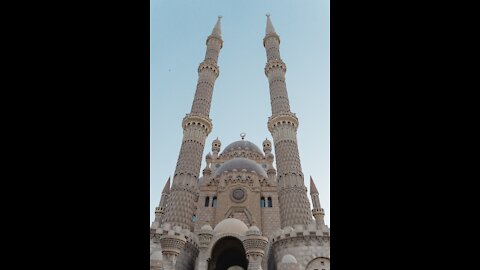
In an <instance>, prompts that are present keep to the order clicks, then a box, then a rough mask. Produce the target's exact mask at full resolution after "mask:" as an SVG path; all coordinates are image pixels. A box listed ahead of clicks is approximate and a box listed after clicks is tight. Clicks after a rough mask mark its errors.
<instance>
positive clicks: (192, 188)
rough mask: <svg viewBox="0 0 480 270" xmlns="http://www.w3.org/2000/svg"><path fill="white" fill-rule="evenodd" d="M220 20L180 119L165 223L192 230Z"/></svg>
mask: <svg viewBox="0 0 480 270" xmlns="http://www.w3.org/2000/svg"><path fill="white" fill-rule="evenodd" d="M220 19H221V16H219V17H218V21H217V23H216V24H215V27H214V28H213V31H212V34H211V35H210V36H209V37H208V38H207V52H206V55H205V60H204V61H203V62H202V63H200V65H199V67H198V82H197V89H196V91H195V98H194V100H193V104H192V109H191V112H190V114H187V115H186V116H185V118H184V119H183V122H182V127H183V140H182V146H181V149H180V154H179V157H178V161H177V167H176V169H175V175H174V177H173V184H172V188H171V191H170V197H169V204H168V206H167V211H166V213H165V219H164V222H165V223H169V224H170V225H171V226H172V227H173V226H180V227H182V228H184V229H189V230H193V226H192V217H193V214H194V212H195V207H196V203H195V202H196V201H197V200H198V191H197V187H196V185H197V180H198V175H199V174H200V166H201V163H202V154H203V149H204V147H205V139H206V138H207V136H208V134H209V133H210V131H211V130H212V121H211V119H210V118H209V117H208V116H209V112H210V103H211V100H212V93H213V86H214V84H215V80H216V79H217V77H218V75H219V68H218V66H217V59H218V55H219V53H220V49H221V48H222V45H223V40H222V37H221V29H220Z"/></svg>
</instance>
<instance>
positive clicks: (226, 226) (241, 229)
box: [213, 218, 248, 235]
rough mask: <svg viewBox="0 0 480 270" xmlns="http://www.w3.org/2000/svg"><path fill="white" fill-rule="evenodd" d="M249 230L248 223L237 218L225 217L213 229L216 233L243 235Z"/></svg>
mask: <svg viewBox="0 0 480 270" xmlns="http://www.w3.org/2000/svg"><path fill="white" fill-rule="evenodd" d="M247 231H248V227H247V225H245V223H243V222H242V221H241V220H239V219H236V218H227V219H224V220H222V221H221V222H220V223H218V224H217V226H215V229H213V232H214V233H236V234H242V235H245V233H246V232H247Z"/></svg>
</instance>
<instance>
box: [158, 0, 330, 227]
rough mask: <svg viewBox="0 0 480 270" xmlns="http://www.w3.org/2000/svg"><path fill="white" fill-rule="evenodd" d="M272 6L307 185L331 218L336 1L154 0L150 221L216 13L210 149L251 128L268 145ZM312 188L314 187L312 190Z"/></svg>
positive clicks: (172, 162) (177, 145) (256, 140)
mask: <svg viewBox="0 0 480 270" xmlns="http://www.w3.org/2000/svg"><path fill="white" fill-rule="evenodd" d="M266 13H270V14H271V17H270V18H271V20H272V22H273V25H274V27H275V30H276V32H277V34H278V35H279V36H280V39H281V43H280V55H281V57H282V59H283V61H284V62H285V63H286V65H287V73H286V83H287V90H288V95H289V99H290V107H291V110H292V112H294V113H296V114H297V117H298V118H299V122H300V125H299V129H298V133H297V134H298V135H297V139H298V145H299V152H300V160H301V164H302V170H303V173H304V175H305V185H306V186H307V188H308V189H309V190H310V185H309V182H310V180H309V176H310V175H311V176H312V177H313V179H314V181H315V184H316V186H317V189H318V191H319V193H320V202H321V205H322V207H323V208H324V209H325V212H326V215H325V223H326V224H327V225H329V224H330V1H329V0H242V1H239V0H235V1H234V0H231V1H228V0H150V27H151V28H150V108H151V109H150V213H151V215H150V221H152V222H153V220H154V210H155V207H156V206H157V205H158V203H159V201H160V195H161V192H162V189H163V186H164V185H165V182H166V180H167V178H168V177H169V176H172V175H173V173H174V170H175V166H176V162H177V158H178V154H179V151H180V146H181V141H182V128H181V122H182V119H183V117H184V116H185V114H187V113H189V112H190V108H191V105H192V101H193V97H194V94H195V87H196V84H197V78H198V76H197V68H198V64H199V63H200V62H202V61H203V59H204V56H205V49H206V46H205V41H206V39H207V37H208V35H210V33H211V31H212V29H213V26H214V25H215V22H216V21H217V16H218V15H222V16H223V18H222V39H223V41H224V44H223V48H222V50H221V51H220V56H219V60H218V65H219V67H220V76H219V77H218V79H217V81H216V83H215V88H214V91H213V97H212V104H211V106H212V107H211V110H210V118H211V119H212V121H213V131H212V132H211V133H210V135H209V136H208V137H207V141H206V147H205V150H204V156H203V162H202V169H203V168H204V166H205V155H206V154H207V153H208V152H210V151H211V143H212V140H214V139H215V138H216V137H218V138H219V139H220V140H221V142H222V150H223V149H224V148H225V147H226V146H227V145H228V144H230V143H231V142H234V141H237V140H239V139H240V133H241V132H245V133H246V134H247V136H246V138H245V139H246V140H249V141H251V142H253V143H255V144H256V145H257V146H259V147H260V149H262V142H263V140H264V139H265V138H268V139H269V140H271V141H273V140H272V137H271V135H270V132H269V131H268V129H267V120H268V117H269V116H271V108H270V96H269V88H268V81H267V77H266V76H265V73H264V70H263V69H264V67H265V63H266V53H265V48H264V47H263V37H264V36H265V26H266V16H265V14H266ZM309 196H310V195H309Z"/></svg>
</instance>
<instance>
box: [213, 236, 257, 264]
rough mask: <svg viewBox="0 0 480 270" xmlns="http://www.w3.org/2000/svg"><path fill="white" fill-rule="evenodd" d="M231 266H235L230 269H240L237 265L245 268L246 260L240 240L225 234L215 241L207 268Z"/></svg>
mask: <svg viewBox="0 0 480 270" xmlns="http://www.w3.org/2000/svg"><path fill="white" fill-rule="evenodd" d="M232 266H237V267H233V268H232V269H240V268H238V266H239V267H241V268H243V269H244V270H246V269H247V268H248V260H247V256H246V255H245V249H244V248H243V244H242V242H241V241H240V240H238V239H237V238H235V237H231V236H227V237H224V238H222V239H220V240H218V241H217V242H216V243H215V246H214V247H213V249H212V256H211V257H210V261H209V262H208V270H228V269H229V268H230V267H232Z"/></svg>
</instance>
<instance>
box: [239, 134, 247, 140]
mask: <svg viewBox="0 0 480 270" xmlns="http://www.w3.org/2000/svg"><path fill="white" fill-rule="evenodd" d="M245 136H247V134H246V133H245V132H242V133H240V137H242V141H243V140H244V139H245Z"/></svg>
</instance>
